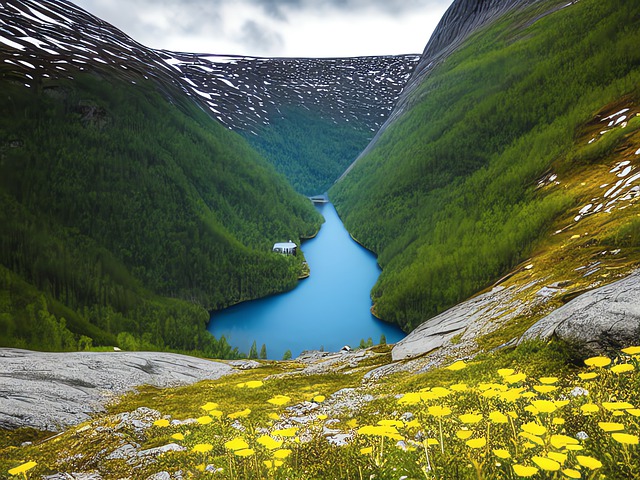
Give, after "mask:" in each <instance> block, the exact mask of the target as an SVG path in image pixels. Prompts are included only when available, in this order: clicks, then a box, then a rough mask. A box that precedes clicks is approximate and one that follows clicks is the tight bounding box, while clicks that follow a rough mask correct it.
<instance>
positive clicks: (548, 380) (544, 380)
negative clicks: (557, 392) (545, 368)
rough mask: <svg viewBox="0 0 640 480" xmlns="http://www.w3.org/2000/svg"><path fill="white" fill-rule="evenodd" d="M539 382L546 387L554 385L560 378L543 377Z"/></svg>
mask: <svg viewBox="0 0 640 480" xmlns="http://www.w3.org/2000/svg"><path fill="white" fill-rule="evenodd" d="M538 380H539V381H540V383H544V384H545V385H553V384H554V383H557V382H558V377H541V378H539V379H538Z"/></svg>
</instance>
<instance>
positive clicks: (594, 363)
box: [584, 357, 611, 368]
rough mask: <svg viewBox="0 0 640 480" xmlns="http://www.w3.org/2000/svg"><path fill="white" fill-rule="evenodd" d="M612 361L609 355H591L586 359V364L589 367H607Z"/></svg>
mask: <svg viewBox="0 0 640 480" xmlns="http://www.w3.org/2000/svg"><path fill="white" fill-rule="evenodd" d="M610 363H611V359H610V358H609V357H591V358H587V359H586V360H585V361H584V364H585V365H586V366H588V367H599V368H602V367H606V366H607V365H609V364H610Z"/></svg>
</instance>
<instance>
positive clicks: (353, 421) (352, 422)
mask: <svg viewBox="0 0 640 480" xmlns="http://www.w3.org/2000/svg"><path fill="white" fill-rule="evenodd" d="M357 426H358V420H356V419H355V418H352V419H351V420H349V421H348V422H347V427H349V428H356V427H357Z"/></svg>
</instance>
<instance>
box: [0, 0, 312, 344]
mask: <svg viewBox="0 0 640 480" xmlns="http://www.w3.org/2000/svg"><path fill="white" fill-rule="evenodd" d="M0 28H1V30H0V56H1V58H2V62H0V82H1V83H2V95H1V96H0V104H1V105H2V112H3V115H2V117H1V118H0V196H1V198H2V209H1V211H0V223H1V224H2V226H3V228H2V229H1V231H0V247H1V249H0V252H1V253H0V255H1V257H0V258H1V266H0V272H1V275H0V285H1V288H0V291H1V292H2V295H1V296H0V305H1V309H0V312H1V314H0V342H1V343H2V344H3V345H7V344H9V345H13V346H23V347H32V348H39V349H76V348H87V347H89V346H91V345H92V344H93V345H116V344H118V345H120V346H121V347H125V348H143V349H164V348H167V347H170V348H172V349H175V350H182V351H198V352H201V353H202V354H206V355H210V356H225V355H233V354H234V352H233V351H232V350H231V348H229V346H228V345H227V344H226V343H225V342H224V341H223V340H216V339H213V337H211V335H210V334H209V333H208V332H207V331H206V330H205V326H206V323H207V322H208V313H207V310H210V309H218V308H222V307H224V306H228V305H230V304H234V303H237V302H240V301H242V300H248V299H252V298H256V297H261V296H265V295H269V294H272V293H276V292H280V291H283V290H287V289H290V288H293V286H294V285H295V284H296V282H297V279H298V276H299V274H300V271H301V268H302V262H303V258H302V257H298V258H294V257H288V258H287V257H284V256H280V255H274V254H273V253H272V252H271V247H272V245H273V243H274V242H277V241H282V239H288V238H292V239H296V238H300V237H309V236H311V235H314V234H315V233H316V232H317V230H318V228H319V225H320V222H321V217H320V215H319V214H318V213H317V212H316V211H315V209H314V208H313V206H312V204H311V202H309V201H308V199H306V198H304V197H302V196H301V195H299V194H297V193H296V192H295V191H294V190H293V189H292V188H291V187H290V185H289V184H288V182H287V181H286V179H285V178H284V177H282V176H281V175H279V174H277V172H276V171H275V170H274V168H273V167H272V166H271V165H270V164H268V162H266V160H264V158H262V157H261V156H260V155H258V154H257V153H256V152H255V150H253V149H252V148H251V147H250V146H249V145H248V144H247V142H246V141H245V140H244V139H242V138H241V137H240V136H239V135H238V134H236V133H234V132H232V131H229V129H228V128H227V127H225V126H223V125H221V124H220V123H219V122H218V121H215V120H213V119H212V118H211V116H210V115H209V114H208V112H205V111H204V110H203V108H202V105H201V104H198V103H195V102H193V99H192V98H189V97H188V96H187V95H186V93H188V92H187V90H186V87H185V86H184V84H185V82H186V80H185V79H184V78H183V77H182V76H181V75H180V74H179V73H178V72H177V71H176V69H175V68H173V67H172V66H170V65H169V64H167V63H166V62H165V60H164V58H163V57H162V56H161V55H159V54H158V53H157V52H155V51H153V50H150V49H147V48H145V47H143V46H141V45H139V44H137V43H136V42H134V41H133V40H131V39H130V38H128V37H127V36H126V35H124V34H123V33H122V32H119V31H118V30H116V29H114V28H113V27H111V26H109V25H108V24H106V23H104V22H102V21H100V20H99V19H96V18H95V17H92V16H90V15H88V14H87V13H86V12H83V11H82V10H80V9H78V8H77V7H75V6H73V5H72V4H70V3H68V2H57V1H51V2H31V1H8V2H4V3H3V4H2V6H1V8H0ZM235 354H237V352H235Z"/></svg>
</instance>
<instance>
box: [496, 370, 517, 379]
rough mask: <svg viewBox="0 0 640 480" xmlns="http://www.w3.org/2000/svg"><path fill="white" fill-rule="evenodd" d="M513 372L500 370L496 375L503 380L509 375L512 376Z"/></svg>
mask: <svg viewBox="0 0 640 480" xmlns="http://www.w3.org/2000/svg"><path fill="white" fill-rule="evenodd" d="M514 372H515V370H514V369H513V368H501V369H500V370H498V375H500V376H501V377H503V378H504V377H508V376H509V375H513V373H514Z"/></svg>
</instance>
